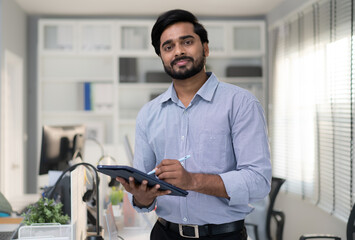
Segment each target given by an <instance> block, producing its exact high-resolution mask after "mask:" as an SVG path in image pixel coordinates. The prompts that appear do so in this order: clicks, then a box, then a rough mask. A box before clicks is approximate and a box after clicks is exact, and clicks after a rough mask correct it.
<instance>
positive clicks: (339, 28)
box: [270, 0, 355, 220]
mask: <svg viewBox="0 0 355 240" xmlns="http://www.w3.org/2000/svg"><path fill="white" fill-rule="evenodd" d="M353 8H354V6H353V0H320V1H317V2H315V3H314V4H312V5H310V6H307V7H305V8H304V9H302V10H300V11H298V13H297V14H295V15H293V16H290V17H288V18H287V19H284V21H283V23H282V24H279V25H278V26H276V27H275V28H277V30H274V31H272V33H275V34H276V36H274V37H273V38H274V39H276V41H277V44H276V45H275V49H274V51H273V52H274V55H275V57H274V58H271V59H274V60H273V63H272V66H273V70H272V71H271V72H272V73H273V76H272V80H271V81H272V82H273V84H272V85H273V92H272V99H271V102H272V108H271V110H270V113H271V118H270V130H271V131H270V135H271V149H272V163H273V174H274V175H275V176H279V177H283V178H285V179H286V180H287V181H286V183H285V185H284V190H285V191H287V192H292V193H296V194H299V195H300V196H302V198H304V199H310V200H313V202H314V203H316V204H317V205H318V206H319V207H321V208H322V209H325V210H326V211H328V212H329V213H332V214H334V215H335V216H337V217H339V218H341V219H343V220H347V218H348V215H349V213H350V209H351V207H352V205H353V203H354V196H353V192H354V191H353V172H354V171H353V168H354V166H353V159H354V156H353V144H354V143H353V125H354V124H353V122H354V119H353V114H354V104H353V103H354V97H353V95H354V86H353V82H354V80H353V78H354V76H353V74H352V73H353V71H354V69H355V68H354V67H355V65H354V61H353V59H354V57H355V55H354V42H353V40H352V39H353V37H352V36H353V26H354V17H353V12H354V11H353Z"/></svg>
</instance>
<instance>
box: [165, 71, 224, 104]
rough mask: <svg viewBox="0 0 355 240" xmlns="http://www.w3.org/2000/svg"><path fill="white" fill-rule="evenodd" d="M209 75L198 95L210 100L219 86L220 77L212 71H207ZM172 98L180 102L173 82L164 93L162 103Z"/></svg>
mask: <svg viewBox="0 0 355 240" xmlns="http://www.w3.org/2000/svg"><path fill="white" fill-rule="evenodd" d="M207 76H208V79H207V81H206V82H205V83H204V84H203V85H202V87H201V88H200V89H199V90H198V91H197V93H196V95H199V96H200V97H201V98H203V99H204V100H206V101H208V102H210V101H211V100H212V97H213V94H214V92H215V90H216V88H217V86H218V79H217V77H216V75H214V73H212V72H207ZM170 99H171V100H172V101H173V102H175V103H178V101H179V99H178V97H177V94H176V91H175V88H174V84H173V83H172V84H171V85H170V86H169V88H168V90H167V91H166V92H165V93H163V96H162V98H161V100H160V103H164V102H167V101H169V100H170Z"/></svg>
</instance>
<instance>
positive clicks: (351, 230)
mask: <svg viewBox="0 0 355 240" xmlns="http://www.w3.org/2000/svg"><path fill="white" fill-rule="evenodd" d="M346 239H347V240H355V204H354V205H353V209H352V210H351V212H350V215H349V218H348V224H347V225H346Z"/></svg>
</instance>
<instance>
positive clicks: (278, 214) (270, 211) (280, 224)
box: [245, 177, 286, 240]
mask: <svg viewBox="0 0 355 240" xmlns="http://www.w3.org/2000/svg"><path fill="white" fill-rule="evenodd" d="M285 181H286V180H285V179H283V178H277V177H272V180H271V190H270V193H269V204H268V206H267V214H266V225H265V227H266V239H267V240H272V237H271V220H272V219H274V220H275V222H276V240H282V234H283V229H284V225H285V214H284V213H283V212H282V211H278V210H275V209H274V205H275V200H276V197H277V195H278V193H279V191H280V188H281V186H282V184H283V183H284V182H285ZM245 225H246V226H251V227H252V228H253V233H254V236H255V239H254V240H259V239H260V236H259V233H258V225H257V224H255V223H251V222H247V221H246V222H245ZM262 239H264V238H262Z"/></svg>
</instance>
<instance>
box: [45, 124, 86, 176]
mask: <svg viewBox="0 0 355 240" xmlns="http://www.w3.org/2000/svg"><path fill="white" fill-rule="evenodd" d="M85 130H86V129H85V126H84V125H76V126H49V125H45V126H43V129H42V146H41V159H40V164H39V174H40V175H43V174H47V173H48V171H49V170H59V171H63V170H65V169H66V168H68V167H69V161H70V160H72V159H73V155H74V153H75V152H76V151H77V150H78V151H80V153H81V154H83V151H84V143H85Z"/></svg>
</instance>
